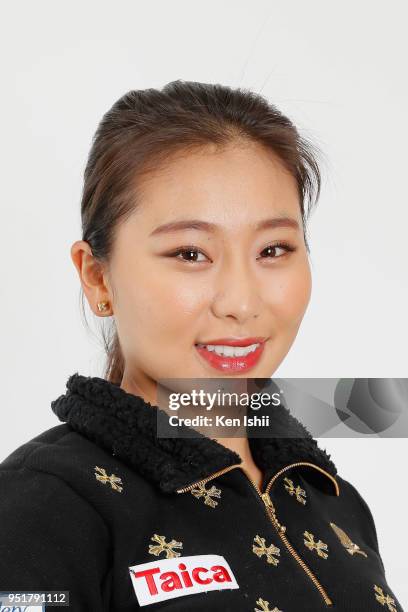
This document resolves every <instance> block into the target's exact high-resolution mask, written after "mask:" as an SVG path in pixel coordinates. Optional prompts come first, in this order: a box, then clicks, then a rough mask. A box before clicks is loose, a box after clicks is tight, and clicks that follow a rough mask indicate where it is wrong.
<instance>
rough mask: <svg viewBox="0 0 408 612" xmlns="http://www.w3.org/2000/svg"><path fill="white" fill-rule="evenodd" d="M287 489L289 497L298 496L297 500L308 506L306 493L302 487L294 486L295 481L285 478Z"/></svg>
mask: <svg viewBox="0 0 408 612" xmlns="http://www.w3.org/2000/svg"><path fill="white" fill-rule="evenodd" d="M284 481H285V483H286V484H285V485H284V486H285V489H286V490H287V492H288V493H289V495H296V499H297V501H298V502H300V503H301V504H303V505H305V504H306V499H305V497H306V491H305V490H304V489H302V487H300V486H299V485H298V486H297V487H295V485H294V484H293V480H291V479H290V478H285V479H284Z"/></svg>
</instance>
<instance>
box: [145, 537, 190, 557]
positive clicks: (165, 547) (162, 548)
mask: <svg viewBox="0 0 408 612" xmlns="http://www.w3.org/2000/svg"><path fill="white" fill-rule="evenodd" d="M150 539H151V540H153V542H157V544H149V553H150V554H151V555H155V556H156V557H158V556H159V555H160V553H162V552H165V553H166V559H173V557H180V555H181V553H179V552H177V551H175V550H173V548H183V544H182V542H176V540H171V542H166V536H161V535H158V534H157V533H155V534H154V535H152V537H151V538H150Z"/></svg>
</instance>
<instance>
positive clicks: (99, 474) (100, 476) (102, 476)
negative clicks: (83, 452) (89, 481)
mask: <svg viewBox="0 0 408 612" xmlns="http://www.w3.org/2000/svg"><path fill="white" fill-rule="evenodd" d="M95 477H96V480H99V482H103V484H106V483H107V482H109V484H110V486H111V487H112V489H113V490H114V491H118V492H119V493H121V492H122V490H123V487H120V486H119V485H121V484H123V483H122V480H121V479H120V478H119V476H116V474H111V475H110V476H108V474H107V473H106V470H105V469H104V468H100V467H98V466H97V465H96V466H95Z"/></svg>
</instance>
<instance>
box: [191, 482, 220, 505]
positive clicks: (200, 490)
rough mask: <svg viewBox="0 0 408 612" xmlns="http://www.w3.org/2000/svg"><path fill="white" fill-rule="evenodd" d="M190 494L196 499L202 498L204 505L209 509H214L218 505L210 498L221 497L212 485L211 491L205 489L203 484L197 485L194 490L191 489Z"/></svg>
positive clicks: (218, 490)
mask: <svg viewBox="0 0 408 612" xmlns="http://www.w3.org/2000/svg"><path fill="white" fill-rule="evenodd" d="M191 493H192V494H193V495H194V497H196V498H197V499H200V497H204V503H205V505H206V506H211V508H215V506H216V505H217V504H218V502H217V501H215V499H212V497H221V490H220V489H217V487H215V486H214V485H212V487H211V489H206V488H205V483H204V484H202V483H200V484H198V485H197V486H196V487H195V488H194V489H191Z"/></svg>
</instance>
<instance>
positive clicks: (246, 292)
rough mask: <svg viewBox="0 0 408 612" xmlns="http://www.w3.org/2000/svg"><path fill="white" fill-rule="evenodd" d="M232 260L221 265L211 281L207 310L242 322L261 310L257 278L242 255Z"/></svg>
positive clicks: (257, 314)
mask: <svg viewBox="0 0 408 612" xmlns="http://www.w3.org/2000/svg"><path fill="white" fill-rule="evenodd" d="M233 259H234V260H233V261H231V260H229V261H228V262H225V263H224V264H223V267H222V269H220V270H219V272H218V275H217V277H216V279H215V281H214V282H215V287H214V297H213V299H212V301H211V310H212V312H213V314H214V315H215V316H216V317H218V318H231V319H234V320H235V321H236V322H237V323H239V324H244V323H245V322H246V321H247V320H251V319H252V318H254V317H258V316H259V314H260V312H261V309H262V294H261V289H262V288H261V285H260V283H261V279H260V278H258V277H257V275H256V272H255V270H254V269H253V268H252V267H251V265H250V263H248V262H246V261H244V260H243V259H242V258H233Z"/></svg>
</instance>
